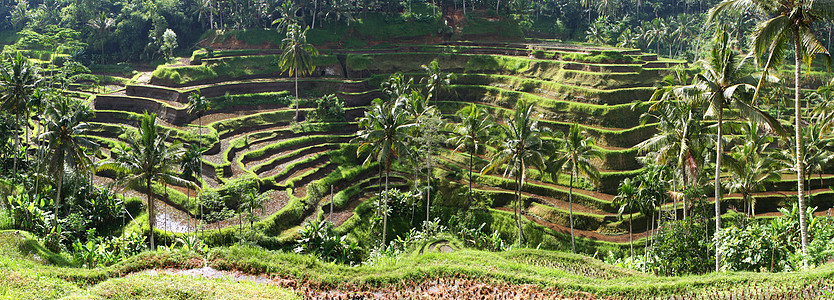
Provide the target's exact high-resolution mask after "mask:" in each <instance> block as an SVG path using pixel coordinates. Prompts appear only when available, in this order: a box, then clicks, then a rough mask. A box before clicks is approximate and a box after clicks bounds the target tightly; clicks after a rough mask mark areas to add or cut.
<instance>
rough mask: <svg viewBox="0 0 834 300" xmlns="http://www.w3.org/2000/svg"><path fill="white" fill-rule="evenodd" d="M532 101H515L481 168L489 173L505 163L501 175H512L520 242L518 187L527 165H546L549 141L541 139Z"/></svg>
mask: <svg viewBox="0 0 834 300" xmlns="http://www.w3.org/2000/svg"><path fill="white" fill-rule="evenodd" d="M533 109H534V105H533V104H526V103H524V102H523V101H519V102H517V103H516V107H515V112H514V114H513V118H512V119H509V120H506V124H503V125H502V126H501V129H502V130H503V133H504V136H503V137H501V138H503V140H502V143H501V144H500V146H499V147H498V148H499V151H498V152H496V153H495V154H494V155H493V157H492V161H490V163H489V164H488V165H487V166H486V167H485V168H484V169H483V171H482V172H481V173H482V174H486V173H489V172H490V171H492V170H493V169H495V168H500V167H504V176H508V175H513V176H515V186H516V191H515V194H516V201H515V208H514V209H513V212H514V214H515V223H516V226H517V227H518V237H517V240H516V242H517V243H518V244H519V245H521V243H522V241H523V236H522V231H521V188H522V186H523V185H524V182H525V181H526V180H527V168H528V167H530V166H535V167H538V168H539V169H540V170H542V169H544V167H545V152H544V151H545V149H546V148H548V146H549V145H548V142H546V141H545V140H544V139H543V136H544V135H546V134H547V131H546V129H544V128H540V127H539V122H538V120H536V119H534V111H533Z"/></svg>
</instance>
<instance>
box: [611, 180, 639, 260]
mask: <svg viewBox="0 0 834 300" xmlns="http://www.w3.org/2000/svg"><path fill="white" fill-rule="evenodd" d="M638 200H639V199H638V198H637V187H636V186H635V183H634V182H633V181H632V180H631V178H626V179H623V181H622V182H620V186H618V187H617V196H615V197H614V204H615V205H618V206H619V209H618V210H617V217H618V218H622V216H623V213H625V212H628V213H629V216H628V244H629V246H630V252H631V258H632V259H633V258H634V229H633V227H632V226H631V225H632V223H633V222H634V212H635V210H639V209H640V201H638Z"/></svg>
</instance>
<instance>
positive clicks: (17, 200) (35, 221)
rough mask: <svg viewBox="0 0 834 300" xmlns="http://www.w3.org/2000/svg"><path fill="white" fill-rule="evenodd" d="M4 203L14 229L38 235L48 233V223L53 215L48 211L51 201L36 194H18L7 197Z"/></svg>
mask: <svg viewBox="0 0 834 300" xmlns="http://www.w3.org/2000/svg"><path fill="white" fill-rule="evenodd" d="M6 201H7V202H6V204H7V205H8V208H9V213H10V215H11V219H12V220H13V223H12V224H13V226H14V228H18V229H22V230H26V231H31V232H35V233H36V234H38V235H43V234H46V233H48V232H49V230H50V229H49V225H48V224H49V223H48V222H49V221H51V220H52V219H53V218H54V214H53V213H52V212H51V211H50V210H49V206H50V205H51V204H52V200H49V199H46V198H42V197H41V196H40V195H37V194H35V195H29V194H18V195H12V196H8V197H7V198H6Z"/></svg>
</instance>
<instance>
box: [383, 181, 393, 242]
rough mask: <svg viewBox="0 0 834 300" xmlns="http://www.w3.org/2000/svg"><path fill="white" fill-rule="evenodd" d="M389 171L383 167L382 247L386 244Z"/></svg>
mask: <svg viewBox="0 0 834 300" xmlns="http://www.w3.org/2000/svg"><path fill="white" fill-rule="evenodd" d="M390 172H391V168H390V167H387V168H385V197H383V199H384V200H383V201H385V202H384V203H382V247H383V248H384V247H385V245H386V241H385V235H386V233H387V232H388V174H389V173H390Z"/></svg>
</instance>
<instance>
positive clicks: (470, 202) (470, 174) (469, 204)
mask: <svg viewBox="0 0 834 300" xmlns="http://www.w3.org/2000/svg"><path fill="white" fill-rule="evenodd" d="M473 156H475V143H474V142H473V143H472V152H470V154H469V203H467V204H466V209H469V207H470V206H472V202H473V200H474V199H472V198H473V194H472V167H473Z"/></svg>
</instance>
